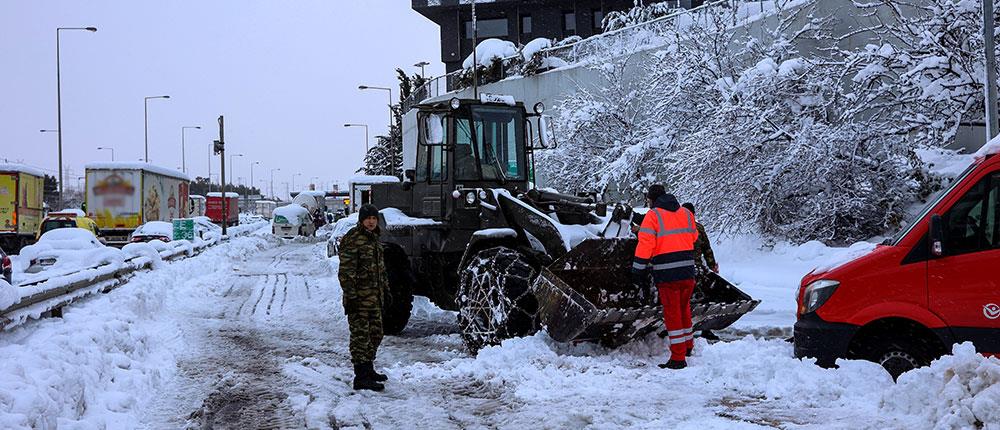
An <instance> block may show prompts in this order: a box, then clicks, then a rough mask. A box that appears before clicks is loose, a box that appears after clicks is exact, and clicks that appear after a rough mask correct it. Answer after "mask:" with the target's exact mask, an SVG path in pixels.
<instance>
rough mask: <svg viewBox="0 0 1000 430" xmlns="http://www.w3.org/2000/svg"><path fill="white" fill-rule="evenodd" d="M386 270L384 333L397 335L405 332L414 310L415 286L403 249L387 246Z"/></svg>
mask: <svg viewBox="0 0 1000 430" xmlns="http://www.w3.org/2000/svg"><path fill="white" fill-rule="evenodd" d="M384 250H385V251H384V255H385V270H386V275H387V277H388V278H389V289H388V291H386V293H387V296H388V297H385V300H383V305H382V332H384V333H385V334H388V335H397V334H399V333H402V332H403V329H405V328H406V324H407V323H408V322H409V321H410V312H411V311H412V310H413V284H414V282H416V280H415V279H414V277H413V272H412V271H411V270H410V261H409V259H408V258H407V257H406V253H404V252H403V250H402V249H400V248H398V247H395V246H385V247H384Z"/></svg>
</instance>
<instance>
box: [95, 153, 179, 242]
mask: <svg viewBox="0 0 1000 430" xmlns="http://www.w3.org/2000/svg"><path fill="white" fill-rule="evenodd" d="M85 168H86V180H87V215H88V216H89V217H91V218H93V219H94V220H95V221H97V227H98V229H99V231H100V232H101V236H102V237H104V238H105V239H106V240H107V243H108V244H111V245H122V244H125V243H127V242H128V236H129V234H131V233H132V231H134V230H135V229H136V227H138V226H140V225H142V224H144V223H147V222H149V221H166V222H171V221H172V220H173V219H174V218H184V217H187V216H188V204H189V199H188V194H189V193H188V187H189V185H190V181H189V178H188V176H187V175H185V174H183V173H181V172H178V171H176V170H173V169H168V168H165V167H160V166H155V165H152V164H147V163H127V162H112V163H93V164H88V165H86V166H85Z"/></svg>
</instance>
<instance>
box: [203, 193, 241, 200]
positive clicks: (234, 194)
mask: <svg viewBox="0 0 1000 430" xmlns="http://www.w3.org/2000/svg"><path fill="white" fill-rule="evenodd" d="M206 195H207V196H209V197H222V193H219V192H215V191H213V192H211V193H208V194H206ZM226 197H228V198H231V199H232V198H239V197H240V195H239V194H236V193H231V192H229V191H226Z"/></svg>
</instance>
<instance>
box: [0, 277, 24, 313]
mask: <svg viewBox="0 0 1000 430" xmlns="http://www.w3.org/2000/svg"><path fill="white" fill-rule="evenodd" d="M20 301H21V294H20V293H18V292H17V288H16V287H14V286H13V285H10V284H8V283H7V281H5V280H4V279H3V278H0V309H7V308H9V307H11V306H13V305H14V304H15V303H17V302H20Z"/></svg>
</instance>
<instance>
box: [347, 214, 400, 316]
mask: <svg viewBox="0 0 1000 430" xmlns="http://www.w3.org/2000/svg"><path fill="white" fill-rule="evenodd" d="M382 253H383V251H382V244H380V243H379V230H378V229H377V228H376V229H375V231H368V230H366V229H365V228H364V227H362V226H361V225H358V226H356V227H354V228H352V229H351V230H350V231H348V232H347V234H345V235H344V237H343V238H341V239H340V270H339V271H338V273H337V277H338V278H339V279H340V287H341V289H342V290H343V291H344V309H352V308H353V309H355V310H357V311H360V312H364V311H376V310H381V309H382V300H383V297H384V294H385V290H386V288H387V287H388V285H389V282H388V280H387V278H386V272H385V259H384V258H383V255H382Z"/></svg>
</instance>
